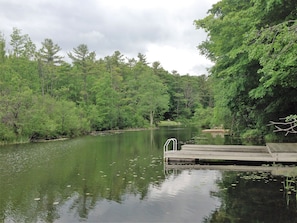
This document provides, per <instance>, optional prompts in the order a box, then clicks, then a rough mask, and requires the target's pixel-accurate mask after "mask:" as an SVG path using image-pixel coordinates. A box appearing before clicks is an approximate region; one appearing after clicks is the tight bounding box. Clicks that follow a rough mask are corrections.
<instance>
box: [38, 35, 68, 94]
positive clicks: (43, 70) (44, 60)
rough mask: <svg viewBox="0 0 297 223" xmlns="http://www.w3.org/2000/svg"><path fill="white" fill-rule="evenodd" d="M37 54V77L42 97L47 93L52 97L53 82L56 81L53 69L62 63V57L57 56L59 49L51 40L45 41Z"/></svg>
mask: <svg viewBox="0 0 297 223" xmlns="http://www.w3.org/2000/svg"><path fill="white" fill-rule="evenodd" d="M41 44H42V47H41V49H40V50H39V52H38V67H39V69H38V70H39V76H40V80H41V86H42V89H41V90H42V95H44V94H45V93H49V94H50V95H53V88H54V82H55V79H56V74H55V67H56V66H57V65H60V64H61V63H62V56H59V55H58V53H59V52H60V50H61V48H60V47H59V46H58V45H57V44H54V43H53V41H52V40H51V39H45V40H44V41H43V42H42V43H41Z"/></svg>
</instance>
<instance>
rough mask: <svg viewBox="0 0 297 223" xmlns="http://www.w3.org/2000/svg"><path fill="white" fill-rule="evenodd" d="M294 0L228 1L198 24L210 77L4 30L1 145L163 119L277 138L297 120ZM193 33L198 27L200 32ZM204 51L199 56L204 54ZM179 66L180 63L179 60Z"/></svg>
mask: <svg viewBox="0 0 297 223" xmlns="http://www.w3.org/2000/svg"><path fill="white" fill-rule="evenodd" d="M296 18H297V2H296V1H295V0H260V1H258V0H249V1H237V0H222V1H219V2H218V3H216V4H214V5H213V7H212V8H211V9H210V10H209V12H208V15H207V16H206V17H205V18H203V19H200V20H195V21H194V25H195V27H196V28H197V29H204V30H205V31H206V32H207V34H208V37H207V39H206V40H205V41H204V42H202V43H201V44H200V45H199V46H198V49H199V50H200V52H201V53H202V54H204V55H205V56H206V57H207V58H209V59H210V60H211V61H213V62H214V66H213V67H212V68H211V69H210V70H209V75H205V74H204V75H200V76H189V75H184V74H179V73H177V72H176V71H171V72H169V71H166V70H164V69H163V68H162V65H161V64H160V62H158V61H156V62H153V63H151V64H150V63H148V62H147V60H146V57H145V55H143V54H141V53H139V54H138V56H137V58H127V57H125V55H123V54H121V53H120V52H119V51H115V52H114V53H113V54H112V55H110V56H106V57H104V58H98V57H97V56H96V53H95V51H91V50H89V49H88V46H87V45H86V44H80V45H78V46H76V47H74V48H73V50H72V51H71V52H68V53H67V56H66V57H62V56H61V55H62V54H61V51H62V49H61V48H60V46H59V45H58V44H56V43H54V41H53V40H52V39H48V38H46V39H44V41H43V42H41V43H40V46H41V47H40V48H39V49H37V47H36V45H35V44H34V43H33V42H32V40H31V39H30V36H29V35H28V34H23V33H22V30H21V29H18V28H13V30H12V33H11V34H10V35H9V36H10V38H9V40H6V38H5V35H4V34H3V33H0V105H1V106H0V142H21V141H32V140H36V139H52V138H59V137H64V136H66V137H71V136H77V135H83V134H88V133H90V132H92V131H101V130H110V129H126V128H142V127H152V126H155V125H156V124H157V123H158V122H159V121H160V120H175V121H182V122H185V121H187V122H190V123H192V124H195V125H197V126H201V127H214V126H224V127H225V128H229V129H231V132H232V133H233V134H235V135H241V136H243V137H246V138H253V137H260V138H265V137H266V140H275V139H276V138H277V137H279V135H276V134H273V128H274V127H273V126H268V125H267V124H268V123H269V122H270V121H277V120H279V118H281V117H287V116H290V115H294V114H297V57H296V55H297V54H296V53H297V20H296ZM193 28H194V27H193ZM197 53H198V51H197ZM181 63H182V61H181Z"/></svg>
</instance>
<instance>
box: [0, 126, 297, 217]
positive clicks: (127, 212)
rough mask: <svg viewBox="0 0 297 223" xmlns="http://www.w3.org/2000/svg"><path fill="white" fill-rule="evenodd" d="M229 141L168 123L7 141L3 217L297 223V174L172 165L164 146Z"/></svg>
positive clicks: (1, 161)
mask: <svg viewBox="0 0 297 223" xmlns="http://www.w3.org/2000/svg"><path fill="white" fill-rule="evenodd" d="M171 137H175V138H177V139H178V140H179V141H180V142H189V141H191V140H193V139H195V140H196V143H197V142H198V143H208V144H210V143H213V144H229V143H230V142H231V141H230V140H229V139H228V138H224V137H221V136H216V137H211V136H210V135H209V134H201V132H200V130H199V129H196V128H189V127H188V128H187V127H178V128H177V127H163V128H160V129H156V130H144V131H130V132H124V133H122V132H118V133H115V134H101V135H98V136H85V137H79V138H75V139H70V140H65V141H54V142H45V143H30V144H20V145H9V146H2V147H0V221H1V222H4V223H8V222H63V223H64V222H204V223H206V222H209V223H210V222H220V223H221V222H267V223H268V222H269V223H271V222H282V223H284V222H297V206H296V184H295V183H296V179H295V177H291V176H290V177H289V176H285V175H280V174H277V175H276V174H274V173H273V172H270V171H269V172H265V171H250V172H244V171H240V172H238V171H229V170H216V169H201V170H199V169H198V170H197V169H196V170H194V169H185V170H178V169H177V170H170V171H167V170H165V169H164V165H163V157H162V156H163V144H164V143H165V141H166V139H167V138H171Z"/></svg>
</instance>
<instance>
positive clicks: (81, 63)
mask: <svg viewBox="0 0 297 223" xmlns="http://www.w3.org/2000/svg"><path fill="white" fill-rule="evenodd" d="M68 56H69V58H70V59H71V60H72V62H73V64H74V66H76V67H77V69H78V72H79V75H80V76H81V77H82V82H83V86H82V91H81V94H82V96H83V99H84V102H85V104H88V89H89V87H88V85H87V77H88V75H90V74H91V73H92V69H93V68H94V64H95V59H96V54H95V52H94V51H93V52H89V49H88V46H87V45H85V44H80V45H78V47H77V48H74V49H73V53H68Z"/></svg>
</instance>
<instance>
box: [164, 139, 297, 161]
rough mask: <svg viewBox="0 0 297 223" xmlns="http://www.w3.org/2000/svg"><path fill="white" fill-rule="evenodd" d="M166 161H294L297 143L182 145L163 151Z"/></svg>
mask: <svg viewBox="0 0 297 223" xmlns="http://www.w3.org/2000/svg"><path fill="white" fill-rule="evenodd" d="M164 158H165V160H167V161H170V160H175V161H178V160H180V161H181V162H182V161H183V160H184V161H185V160H187V161H188V160H220V161H222V160H226V161H230V160H231V161H251V162H252V161H257V162H296V163H297V143H268V144H267V145H266V146H244V145H222V146H220V145H193V144H189V145H183V146H182V147H181V150H177V151H165V152H164Z"/></svg>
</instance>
